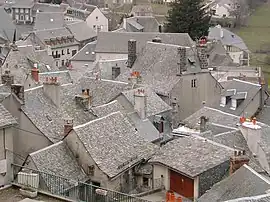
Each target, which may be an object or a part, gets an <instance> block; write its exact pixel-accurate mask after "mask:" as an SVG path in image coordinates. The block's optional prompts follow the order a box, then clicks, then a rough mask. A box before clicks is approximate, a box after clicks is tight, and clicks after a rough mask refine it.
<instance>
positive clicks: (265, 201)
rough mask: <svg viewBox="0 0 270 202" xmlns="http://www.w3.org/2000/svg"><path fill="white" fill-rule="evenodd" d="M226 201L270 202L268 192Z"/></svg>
mask: <svg viewBox="0 0 270 202" xmlns="http://www.w3.org/2000/svg"><path fill="white" fill-rule="evenodd" d="M226 202H270V194H263V195H258V196H251V197H243V198H238V199H232V200H229V201H226Z"/></svg>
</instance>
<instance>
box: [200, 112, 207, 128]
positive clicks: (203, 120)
mask: <svg viewBox="0 0 270 202" xmlns="http://www.w3.org/2000/svg"><path fill="white" fill-rule="evenodd" d="M206 122H207V118H206V117H205V116H201V117H200V132H205V131H206Z"/></svg>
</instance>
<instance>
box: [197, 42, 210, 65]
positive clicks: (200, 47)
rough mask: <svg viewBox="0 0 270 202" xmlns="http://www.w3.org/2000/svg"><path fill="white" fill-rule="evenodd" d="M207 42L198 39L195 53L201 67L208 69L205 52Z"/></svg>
mask: <svg viewBox="0 0 270 202" xmlns="http://www.w3.org/2000/svg"><path fill="white" fill-rule="evenodd" d="M206 50H207V44H206V40H200V41H199V44H198V45H197V54H198V58H199V61H200V66H201V69H208V58H207V54H206Z"/></svg>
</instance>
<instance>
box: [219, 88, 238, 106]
mask: <svg viewBox="0 0 270 202" xmlns="http://www.w3.org/2000/svg"><path fill="white" fill-rule="evenodd" d="M235 93H236V89H228V90H227V91H226V92H225V93H224V94H223V95H222V96H221V101H220V106H221V107H225V106H226V105H227V104H228V102H229V101H230V99H231V96H233V95H235Z"/></svg>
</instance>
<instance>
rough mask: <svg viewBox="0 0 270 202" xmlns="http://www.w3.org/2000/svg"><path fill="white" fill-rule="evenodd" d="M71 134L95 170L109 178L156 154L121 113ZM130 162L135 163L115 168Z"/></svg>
mask: <svg viewBox="0 0 270 202" xmlns="http://www.w3.org/2000/svg"><path fill="white" fill-rule="evenodd" d="M74 131H75V132H76V134H77V135H78V137H79V138H80V140H81V141H82V143H83V144H84V146H85V147H86V149H87V151H88V152H89V154H90V155H91V157H92V158H93V160H94V161H95V163H96V164H97V166H98V167H99V168H100V169H101V170H102V171H103V172H104V173H106V174H107V175H108V176H109V177H110V178H112V177H114V176H116V175H118V174H120V173H121V172H122V171H124V170H125V169H127V168H128V167H129V166H132V165H134V164H136V163H137V162H139V161H141V160H142V159H147V158H149V157H150V156H151V155H152V154H153V153H154V152H155V150H156V146H155V145H154V144H152V143H148V142H147V141H145V140H144V138H143V137H141V136H140V134H138V133H137V132H136V131H135V129H134V128H133V127H132V125H131V124H130V122H129V121H128V120H127V118H126V117H125V116H124V115H123V114H121V112H115V113H112V114H110V115H108V116H105V117H103V118H100V119H96V120H94V121H91V122H89V123H87V124H84V125H82V126H78V127H75V128H74ZM131 158H135V159H134V160H133V161H131V163H129V164H128V165H125V166H123V167H119V166H121V165H122V164H123V163H125V162H126V161H128V160H130V159H131Z"/></svg>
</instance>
